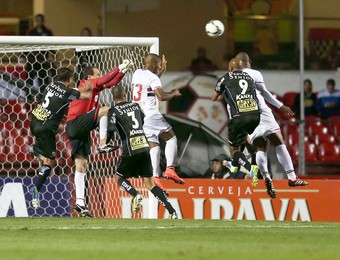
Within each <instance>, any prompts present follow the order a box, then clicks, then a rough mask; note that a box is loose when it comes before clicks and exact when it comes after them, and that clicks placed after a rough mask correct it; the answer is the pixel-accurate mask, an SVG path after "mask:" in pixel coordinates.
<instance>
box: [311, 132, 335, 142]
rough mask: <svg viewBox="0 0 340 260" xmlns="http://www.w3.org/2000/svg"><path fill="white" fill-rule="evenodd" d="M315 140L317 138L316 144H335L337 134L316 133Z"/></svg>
mask: <svg viewBox="0 0 340 260" xmlns="http://www.w3.org/2000/svg"><path fill="white" fill-rule="evenodd" d="M313 140H315V144H316V145H319V144H321V143H330V144H334V143H335V142H336V139H335V136H334V135H332V134H316V135H315V136H314V139H313Z"/></svg>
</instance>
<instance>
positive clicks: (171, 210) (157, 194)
mask: <svg viewBox="0 0 340 260" xmlns="http://www.w3.org/2000/svg"><path fill="white" fill-rule="evenodd" d="M151 192H152V194H153V195H154V196H155V198H156V199H158V200H159V202H160V203H161V204H162V205H163V206H164V207H165V208H166V209H167V210H168V212H169V214H173V213H174V212H175V211H176V210H175V209H174V208H173V207H172V205H171V204H170V202H169V200H168V198H167V197H166V196H165V195H164V192H163V190H162V189H161V188H160V187H158V186H157V185H156V186H154V187H153V188H152V189H151Z"/></svg>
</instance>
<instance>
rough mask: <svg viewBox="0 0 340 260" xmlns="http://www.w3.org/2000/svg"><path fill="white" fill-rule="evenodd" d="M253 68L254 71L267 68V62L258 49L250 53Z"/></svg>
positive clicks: (253, 49) (254, 48)
mask: <svg viewBox="0 0 340 260" xmlns="http://www.w3.org/2000/svg"><path fill="white" fill-rule="evenodd" d="M250 57H251V67H252V68H254V69H259V68H261V69H265V68H267V62H266V59H265V58H264V56H263V55H262V53H261V50H260V49H259V48H258V47H253V48H252V50H251V53H250Z"/></svg>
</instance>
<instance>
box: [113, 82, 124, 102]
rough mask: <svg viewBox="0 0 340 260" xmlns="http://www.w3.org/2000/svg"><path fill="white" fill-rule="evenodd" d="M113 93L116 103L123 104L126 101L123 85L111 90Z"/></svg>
mask: <svg viewBox="0 0 340 260" xmlns="http://www.w3.org/2000/svg"><path fill="white" fill-rule="evenodd" d="M111 93H112V97H113V100H114V101H115V102H121V101H124V100H125V97H126V92H125V88H124V87H123V86H122V85H116V86H115V87H113V88H111Z"/></svg>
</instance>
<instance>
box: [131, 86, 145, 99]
mask: <svg viewBox="0 0 340 260" xmlns="http://www.w3.org/2000/svg"><path fill="white" fill-rule="evenodd" d="M132 88H133V101H135V102H138V101H140V99H141V97H142V90H143V85H142V84H132Z"/></svg>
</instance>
